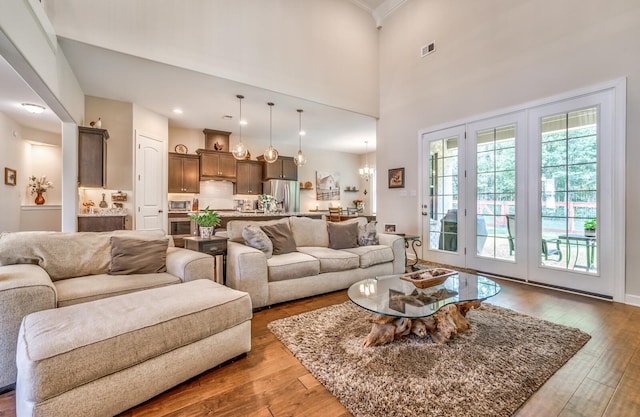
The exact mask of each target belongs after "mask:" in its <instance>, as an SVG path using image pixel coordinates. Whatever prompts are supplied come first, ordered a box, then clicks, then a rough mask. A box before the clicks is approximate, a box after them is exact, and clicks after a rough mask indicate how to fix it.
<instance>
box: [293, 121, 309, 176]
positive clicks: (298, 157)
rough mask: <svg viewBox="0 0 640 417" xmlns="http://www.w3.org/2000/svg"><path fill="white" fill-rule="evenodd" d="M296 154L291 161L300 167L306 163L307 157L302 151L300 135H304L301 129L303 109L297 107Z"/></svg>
mask: <svg viewBox="0 0 640 417" xmlns="http://www.w3.org/2000/svg"><path fill="white" fill-rule="evenodd" d="M297 111H298V154H297V155H296V157H295V158H294V159H293V162H294V163H295V164H296V166H298V167H301V166H302V165H304V164H306V163H307V157H306V156H304V154H303V153H302V137H303V136H304V135H305V132H304V130H302V112H303V111H304V110H302V109H298V110H297Z"/></svg>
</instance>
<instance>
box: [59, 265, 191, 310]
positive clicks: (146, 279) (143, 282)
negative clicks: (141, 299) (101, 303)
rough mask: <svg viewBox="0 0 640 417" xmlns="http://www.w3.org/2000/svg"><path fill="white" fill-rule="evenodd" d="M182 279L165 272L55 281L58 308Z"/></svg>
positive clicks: (177, 281) (161, 285)
mask: <svg viewBox="0 0 640 417" xmlns="http://www.w3.org/2000/svg"><path fill="white" fill-rule="evenodd" d="M180 282H181V281H180V278H178V277H176V276H174V275H171V274H169V273H166V272H163V273H158V274H131V275H107V274H99V275H89V276H86V277H78V278H69V279H62V280H59V281H55V282H54V285H55V287H56V292H57V293H58V307H64V306H69V305H72V304H79V303H85V302H87V301H93V300H99V299H101V298H106V297H113V296H114V295H120V294H127V293H130V292H134V291H140V290H144V289H148V288H156V287H164V286H166V285H172V284H179V283H180Z"/></svg>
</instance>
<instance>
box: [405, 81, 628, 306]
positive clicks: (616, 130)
mask: <svg viewBox="0 0 640 417" xmlns="http://www.w3.org/2000/svg"><path fill="white" fill-rule="evenodd" d="M605 90H613V94H614V98H613V111H614V118H613V137H612V143H611V147H612V150H611V152H612V153H613V156H612V158H613V160H614V161H615V162H616V163H615V164H614V166H613V169H612V176H613V183H612V184H610V186H611V194H612V205H613V219H611V226H610V227H611V233H612V234H613V236H612V242H613V244H614V245H615V247H616V248H617V250H616V251H614V253H613V255H612V259H611V264H612V265H611V270H612V271H613V301H617V302H625V273H626V270H625V258H626V245H625V239H626V231H625V218H626V217H625V216H626V206H625V193H626V178H625V173H626V159H625V143H626V114H627V106H626V101H627V79H626V78H619V79H614V80H610V81H606V82H603V83H599V84H594V85H591V86H588V87H584V88H580V89H576V90H572V91H568V92H564V93H560V94H557V95H554V96H550V97H545V98H542V99H538V100H532V101H529V102H526V103H522V104H519V105H515V106H511V107H507V108H504V109H499V110H495V111H491V112H487V113H483V114H479V115H475V116H470V117H465V118H464V119H458V120H454V121H451V122H446V123H440V124H437V125H433V126H431V127H427V128H422V129H419V130H418V134H417V138H416V140H417V142H418V149H419V153H418V172H419V179H420V181H421V182H424V181H425V174H426V173H425V172H424V171H425V163H427V162H428V161H425V160H424V158H423V155H424V150H423V140H422V137H423V136H424V135H425V134H427V133H431V132H435V131H439V130H444V129H448V128H452V127H455V126H460V125H467V124H470V123H473V122H475V121H480V120H483V119H489V118H493V117H498V116H502V115H505V114H508V113H515V112H519V111H528V110H529V109H533V108H535V107H539V106H542V105H547V104H551V103H554V102H559V101H563V100H567V99H573V98H576V97H580V96H583V95H588V94H593V93H596V92H600V91H605ZM527 118H528V115H527ZM427 174H428V173H427ZM427 186H428V184H427ZM424 190H425V189H424V184H420V187H419V190H418V191H419V196H418V199H417V202H416V209H417V211H416V220H417V223H416V224H418V225H420V228H421V229H422V217H423V216H422V204H423V203H422V202H423V199H424V197H425V195H426V194H425V191H424ZM427 238H428V236H427ZM422 240H423V242H424V241H425V236H422ZM421 252H422V253H421V258H422V259H427V260H428V258H427V256H426V255H427V254H428V245H424V244H423V245H422V247H421Z"/></svg>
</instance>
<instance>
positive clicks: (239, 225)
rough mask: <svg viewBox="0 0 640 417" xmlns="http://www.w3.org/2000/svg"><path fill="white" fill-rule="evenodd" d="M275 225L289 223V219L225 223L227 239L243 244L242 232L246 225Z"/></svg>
mask: <svg viewBox="0 0 640 417" xmlns="http://www.w3.org/2000/svg"><path fill="white" fill-rule="evenodd" d="M277 223H289V218H287V217H283V218H282V219H276V220H261V221H256V220H231V221H230V222H228V223H227V238H229V240H230V241H232V242H238V243H244V238H243V237H242V230H244V227H245V226H246V225H248V224H252V225H255V226H265V225H266V226H268V225H272V224H277Z"/></svg>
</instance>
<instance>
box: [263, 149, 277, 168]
mask: <svg viewBox="0 0 640 417" xmlns="http://www.w3.org/2000/svg"><path fill="white" fill-rule="evenodd" d="M264 160H265V161H267V162H268V163H270V164H272V163H274V162H276V161H277V160H278V151H276V149H275V148H274V147H273V146H271V145H269V147H268V148H267V150H266V151H264Z"/></svg>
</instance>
